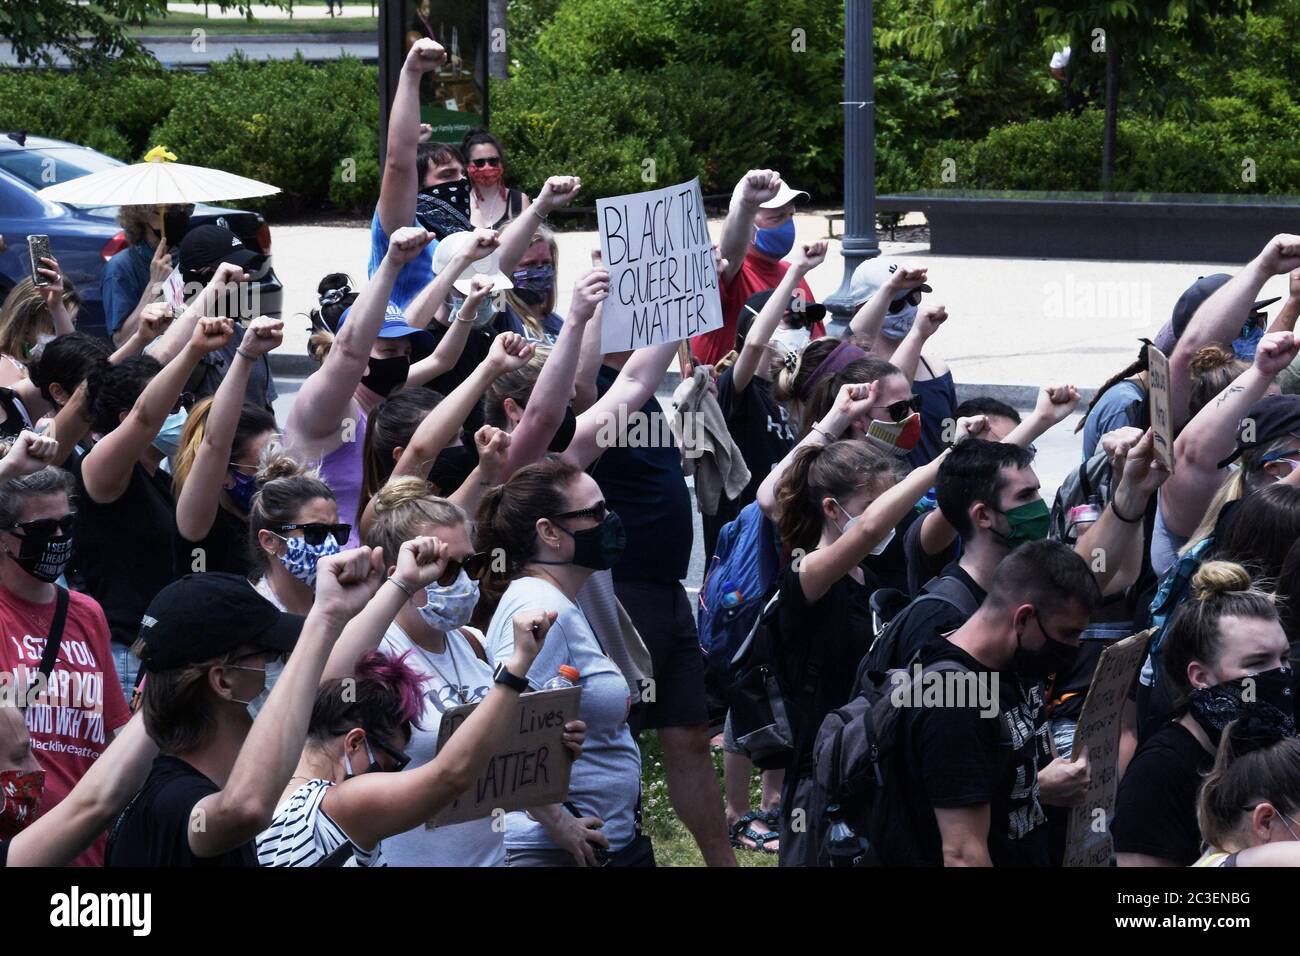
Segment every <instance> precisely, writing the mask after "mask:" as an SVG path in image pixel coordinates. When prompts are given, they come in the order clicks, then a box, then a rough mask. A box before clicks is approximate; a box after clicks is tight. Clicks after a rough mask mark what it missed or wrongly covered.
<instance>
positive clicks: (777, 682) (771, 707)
mask: <svg viewBox="0 0 1300 956" xmlns="http://www.w3.org/2000/svg"><path fill="white" fill-rule="evenodd" d="M780 598H781V592H780V591H777V592H776V593H775V594H773V595H772V596H771V597H770V598H769V599H768V601H767V603H766V604H765V605H764V606H763V610H762V611H761V612H759V615H758V619H757V620H755V621H754V626H753V627H751V628H750V630H749V634H748V636H746V638H745V640H744V642H743V643H742V644H741V645H740V647H739V648H738V649H737V650H736V654H735V656H734V657H733V658H732V660H731V668H730V675H731V680H730V683H729V684H728V686H727V688H726V698H727V706H728V707H729V708H730V711H731V733H732V736H733V737H735V740H736V744H737V746H739V747H740V749H741V750H743V751H744V752H745V753H746V755H747V756H748V757H749V759H750V760H752V761H753V762H754V765H755V766H756V767H758V768H759V769H761V770H776V769H779V768H782V767H788V766H789V765H790V760H791V758H792V757H793V755H794V729H793V724H792V723H791V719H790V717H791V709H792V707H791V704H790V702H789V701H788V700H787V693H788V692H787V689H786V685H785V683H784V682H783V680H782V679H781V669H782V668H781V658H780V654H781V649H780V646H779V643H778V642H779V634H778V621H779V617H780V613H781V603H780ZM817 671H818V668H817V667H815V666H809V667H808V668H806V669H805V674H804V679H805V681H806V683H807V684H808V686H815V683H816V679H817Z"/></svg>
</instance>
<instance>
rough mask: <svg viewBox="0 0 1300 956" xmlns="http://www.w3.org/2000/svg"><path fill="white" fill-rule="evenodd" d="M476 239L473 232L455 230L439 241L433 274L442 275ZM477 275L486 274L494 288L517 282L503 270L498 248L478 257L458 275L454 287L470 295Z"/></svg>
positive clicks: (434, 251)
mask: <svg viewBox="0 0 1300 956" xmlns="http://www.w3.org/2000/svg"><path fill="white" fill-rule="evenodd" d="M473 241H474V233H472V232H453V233H452V234H451V235H449V236H447V237H446V238H445V239H443V240H441V241H440V242H439V243H438V248H437V249H435V250H433V274H434V275H441V274H442V270H443V269H446V268H447V266H449V265H450V264H451V260H452V259H454V258H455V257H456V256H457V255H458V254H460V253H461V252H463V251H464V250H465V249H466V248H468V246H469V244H470V243H471V242H473ZM476 275H481V276H486V277H487V278H489V279H491V280H492V288H493V290H494V291H495V290H498V289H513V288H514V287H515V284H514V283H513V282H511V281H510V277H509V276H508V275H506V274H505V273H504V272H502V271H501V254H500V251H499V250H497V249H493V250H492V251H491V252H489V253H488V254H487V255H486V256H484V257H483V258H482V259H476V260H474V261H473V262H471V263H470V264H469V266H468V267H467V268H466V269H465V271H464V272H462V273H461V274H460V275H458V276H457V277H456V281H455V282H453V283H452V287H453V288H454V289H455V290H456V291H457V292H459V293H460V294H461V295H469V289H470V280H471V279H473V278H474V276H476Z"/></svg>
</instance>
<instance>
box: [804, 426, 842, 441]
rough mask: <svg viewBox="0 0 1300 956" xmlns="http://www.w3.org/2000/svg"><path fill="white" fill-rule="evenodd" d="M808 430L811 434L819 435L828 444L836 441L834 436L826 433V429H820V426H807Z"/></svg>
mask: <svg viewBox="0 0 1300 956" xmlns="http://www.w3.org/2000/svg"><path fill="white" fill-rule="evenodd" d="M808 430H809V431H812V432H816V433H817V434H818V435H821V436H822V438H825V439H826V440H827V441H828V442H834V441H835V440H836V439H835V436H834V435H832V434H831V433H830V432H828V431H826V429H824V428H822V427H821V426H820V425H809V426H808Z"/></svg>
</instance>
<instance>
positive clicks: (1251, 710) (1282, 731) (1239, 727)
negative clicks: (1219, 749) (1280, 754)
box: [1224, 703, 1291, 758]
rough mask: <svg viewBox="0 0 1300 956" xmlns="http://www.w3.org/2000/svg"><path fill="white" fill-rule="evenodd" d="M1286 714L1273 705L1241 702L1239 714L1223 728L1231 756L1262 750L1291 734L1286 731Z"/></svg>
mask: <svg viewBox="0 0 1300 956" xmlns="http://www.w3.org/2000/svg"><path fill="white" fill-rule="evenodd" d="M1286 716H1287V715H1286V714H1283V713H1282V712H1281V711H1280V710H1278V709H1277V708H1276V707H1273V706H1266V705H1260V704H1258V703H1243V704H1242V705H1241V716H1240V717H1238V718H1237V719H1236V720H1234V721H1233V722H1232V723H1230V724H1228V726H1227V727H1226V728H1224V737H1226V738H1227V739H1228V741H1229V743H1228V746H1229V747H1230V748H1231V751H1232V755H1233V757H1234V758H1235V757H1240V756H1242V755H1243V754H1248V753H1250V752H1251V751H1252V750H1263V749H1265V748H1267V747H1271V746H1273V745H1274V744H1275V743H1277V742H1278V741H1281V740H1285V739H1286V738H1287V737H1289V736H1291V735H1290V734H1289V733H1288V732H1287V727H1286V722H1285V718H1286Z"/></svg>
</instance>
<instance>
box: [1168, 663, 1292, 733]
mask: <svg viewBox="0 0 1300 956" xmlns="http://www.w3.org/2000/svg"><path fill="white" fill-rule="evenodd" d="M1246 681H1251V684H1250V685H1249V686H1251V688H1252V690H1251V694H1250V696H1251V698H1252V699H1251V700H1243V699H1242V695H1243V694H1245V692H1246V687H1247V685H1246V683H1245V682H1246ZM1252 705H1255V706H1268V707H1271V708H1273V709H1274V710H1276V711H1278V712H1279V713H1280V714H1281V717H1279V718H1278V720H1277V722H1278V723H1279V724H1280V726H1281V728H1282V730H1283V732H1284V733H1285V734H1286V735H1287V736H1288V737H1289V736H1292V735H1293V734H1294V733H1295V674H1294V672H1293V671H1292V669H1291V668H1290V667H1275V668H1273V669H1272V670H1267V671H1260V672H1259V673H1258V674H1252V675H1251V676H1250V677H1238V678H1237V679H1236V680H1230V681H1224V682H1223V683H1222V684H1215V685H1214V686H1213V687H1199V688H1197V689H1196V690H1194V691H1192V693H1191V696H1190V697H1189V698H1188V701H1187V709H1188V712H1189V713H1190V714H1191V715H1192V718H1193V719H1194V720H1195V721H1196V722H1197V723H1198V724H1200V725H1201V727H1202V728H1203V729H1204V730H1205V733H1206V734H1207V735H1208V736H1209V738H1210V739H1211V740H1213V741H1215V742H1216V743H1217V742H1218V739H1219V735H1220V734H1221V733H1222V732H1223V728H1224V727H1227V726H1228V724H1230V723H1232V721H1234V720H1236V719H1237V718H1238V717H1240V716H1241V714H1242V711H1243V709H1245V708H1248V707H1250V706H1252Z"/></svg>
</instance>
